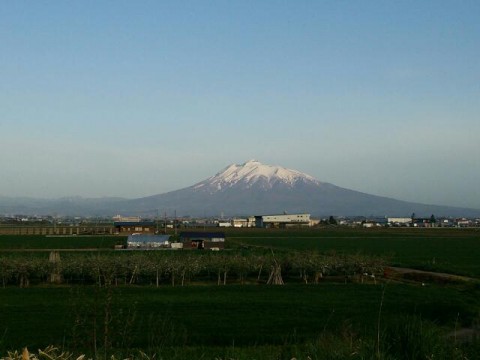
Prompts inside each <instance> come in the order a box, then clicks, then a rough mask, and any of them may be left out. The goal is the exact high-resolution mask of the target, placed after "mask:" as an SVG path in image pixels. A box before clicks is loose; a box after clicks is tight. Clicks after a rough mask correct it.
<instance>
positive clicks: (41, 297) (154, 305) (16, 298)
mask: <svg viewBox="0 0 480 360" xmlns="http://www.w3.org/2000/svg"><path fill="white" fill-rule="evenodd" d="M384 289H385V292H384V293H383V290H384ZM382 294H383V295H382ZM479 294H480V291H479V290H478V289H476V288H469V289H455V288H441V287H435V286H430V287H412V286H406V285H397V284H388V285H386V287H385V288H384V287H383V286H382V285H376V286H374V285H359V284H346V285H343V284H323V285H317V286H314V285H312V286H305V285H287V286H283V287H274V286H271V287H270V286H253V285H252V286H227V287H223V286H219V287H217V286H191V287H175V288H172V287H160V288H151V287H146V286H143V287H133V288H132V287H119V288H110V289H105V288H102V289H99V288H96V287H93V286H92V287H72V288H69V287H46V288H43V287H34V288H28V289H19V288H5V289H0V326H1V329H0V333H1V338H0V339H1V341H0V345H1V349H0V350H2V351H6V350H8V349H16V348H21V347H23V346H28V347H29V348H32V349H37V348H44V347H46V346H48V345H50V344H53V345H56V346H59V347H62V348H64V347H65V348H69V349H72V351H87V352H89V353H92V352H93V351H94V349H95V348H97V349H100V348H105V349H110V350H112V351H113V350H115V349H117V350H118V351H125V349H132V348H140V349H144V350H145V351H147V350H148V349H160V348H161V349H164V350H165V349H178V348H183V347H190V348H200V347H206V348H208V349H210V348H231V347H234V348H240V349H255V348H258V347H262V348H263V347H266V348H268V347H270V346H272V347H274V348H275V347H278V348H279V349H280V348H282V347H284V346H300V347H305V346H307V345H308V344H313V343H315V342H316V341H318V340H319V339H325V338H326V337H328V336H332V337H333V338H342V337H344V336H346V335H345V334H346V333H348V334H350V335H349V336H350V337H351V338H352V341H353V339H360V340H361V339H365V340H361V341H366V339H369V340H368V342H369V343H370V344H372V339H375V338H376V335H377V334H378V331H379V330H380V332H381V333H382V334H385V333H386V331H387V330H388V329H392V328H394V327H395V326H397V325H398V324H402V323H403V322H404V320H403V319H405V318H408V317H414V318H418V319H421V321H423V322H424V323H425V324H427V323H428V324H429V326H432V328H434V329H436V330H437V331H439V332H441V333H442V334H444V333H446V332H451V331H453V330H454V329H455V328H458V327H462V326H468V327H469V326H472V324H474V323H475V321H477V320H478V315H479V314H478V311H479V309H480V300H479V297H478V295H479ZM382 296H383V302H382ZM381 302H382V312H381V316H380V329H378V327H377V325H378V320H379V316H378V315H379V309H380V303H381ZM360 340H358V341H360ZM332 341H333V340H332Z"/></svg>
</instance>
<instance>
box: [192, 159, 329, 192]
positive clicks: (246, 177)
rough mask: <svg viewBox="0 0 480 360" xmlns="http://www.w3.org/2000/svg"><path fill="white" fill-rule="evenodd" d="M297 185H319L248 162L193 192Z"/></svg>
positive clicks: (294, 172)
mask: <svg viewBox="0 0 480 360" xmlns="http://www.w3.org/2000/svg"><path fill="white" fill-rule="evenodd" d="M299 183H304V184H312V185H320V184H321V183H320V182H319V181H318V180H316V179H315V178H314V177H312V176H310V175H307V174H304V173H302V172H300V171H297V170H291V169H287V168H284V167H281V166H272V165H264V164H262V163H261V162H259V161H257V160H250V161H247V162H246V163H244V164H242V165H237V164H232V165H230V166H227V167H226V168H225V169H223V170H222V171H221V172H219V173H217V174H216V175H215V176H212V177H210V178H208V179H206V180H204V181H202V182H200V183H198V184H196V185H194V186H193V188H194V189H195V190H199V189H208V191H210V192H212V193H213V192H216V191H225V190H226V189H229V188H233V187H235V188H241V189H249V188H252V187H259V188H262V189H264V190H268V189H272V188H273V187H275V186H279V185H283V186H286V187H290V188H293V187H295V186H296V185H298V184H299Z"/></svg>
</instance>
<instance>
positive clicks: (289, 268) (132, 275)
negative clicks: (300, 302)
mask: <svg viewBox="0 0 480 360" xmlns="http://www.w3.org/2000/svg"><path fill="white" fill-rule="evenodd" d="M385 263H386V260H385V259H384V258H382V257H374V256H366V255H362V254H355V255H344V254H341V255H340V254H322V253H318V252H312V251H295V252H284V253H275V254H274V253H273V252H272V251H270V252H265V253H248V254H242V253H233V252H193V251H189V252H187V251H144V252H115V253H108V252H105V253H97V254H87V253H68V252H65V253H61V254H60V253H58V252H52V253H50V255H49V256H48V257H47V256H31V255H29V254H25V255H18V256H14V257H12V256H6V255H3V256H0V279H1V280H0V281H1V285H2V286H3V287H6V286H11V285H15V286H20V287H28V286H30V285H31V284H47V283H64V284H83V285H91V284H96V285H98V286H119V285H153V286H160V285H171V286H184V285H188V284H194V283H207V284H217V285H227V284H231V283H237V284H246V283H259V284H282V283H283V281H284V279H287V280H288V281H291V282H303V283H305V284H310V283H319V282H321V281H322V279H323V278H324V277H328V276H335V277H338V278H339V279H345V281H349V280H350V279H352V278H356V279H361V281H364V279H373V280H375V278H376V277H378V276H379V275H382V274H383V268H384V266H385Z"/></svg>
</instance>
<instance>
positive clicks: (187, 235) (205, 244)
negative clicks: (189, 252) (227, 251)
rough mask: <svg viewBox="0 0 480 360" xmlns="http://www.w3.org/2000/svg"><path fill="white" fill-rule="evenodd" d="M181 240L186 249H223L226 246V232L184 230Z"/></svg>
mask: <svg viewBox="0 0 480 360" xmlns="http://www.w3.org/2000/svg"><path fill="white" fill-rule="evenodd" d="M180 241H181V242H182V243H183V248H184V249H198V250H203V249H206V250H221V249H224V248H225V233H223V232H198V231H197V232H195V231H182V232H181V233H180Z"/></svg>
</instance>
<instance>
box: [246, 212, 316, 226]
mask: <svg viewBox="0 0 480 360" xmlns="http://www.w3.org/2000/svg"><path fill="white" fill-rule="evenodd" d="M255 226H256V227H257V228H264V227H290V226H310V214H288V215H287V214H284V215H257V216H255Z"/></svg>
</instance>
